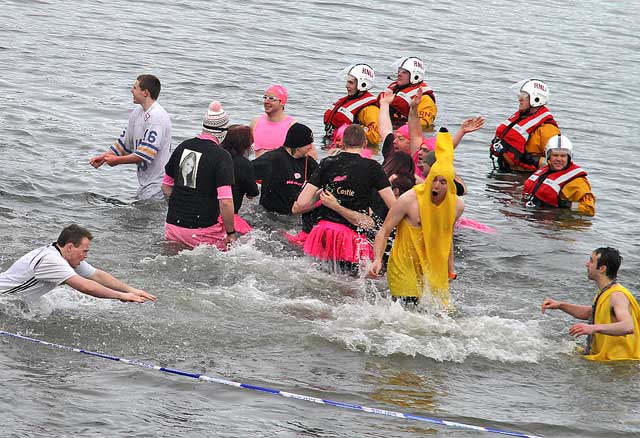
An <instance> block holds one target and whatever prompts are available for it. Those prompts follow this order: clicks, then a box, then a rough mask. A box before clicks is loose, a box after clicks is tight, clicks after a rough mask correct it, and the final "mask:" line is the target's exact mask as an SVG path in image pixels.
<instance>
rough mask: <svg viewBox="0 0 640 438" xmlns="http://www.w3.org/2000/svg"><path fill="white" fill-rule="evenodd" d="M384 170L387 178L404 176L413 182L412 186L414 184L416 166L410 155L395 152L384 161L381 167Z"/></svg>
mask: <svg viewBox="0 0 640 438" xmlns="http://www.w3.org/2000/svg"><path fill="white" fill-rule="evenodd" d="M382 167H383V168H384V173H386V174H387V177H390V176H391V175H394V174H395V175H398V176H400V175H406V176H408V177H409V178H410V179H412V180H413V184H415V183H416V176H415V175H416V165H415V164H414V162H413V158H411V155H409V154H407V153H406V152H402V151H395V152H393V153H392V154H391V155H389V158H387V159H386V160H385V161H384V164H383V165H382Z"/></svg>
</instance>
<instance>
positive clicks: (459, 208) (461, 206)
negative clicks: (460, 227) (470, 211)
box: [456, 196, 464, 218]
mask: <svg viewBox="0 0 640 438" xmlns="http://www.w3.org/2000/svg"><path fill="white" fill-rule="evenodd" d="M463 212H464V199H462V197H461V196H458V198H457V199H456V218H459V217H460V216H462V213H463Z"/></svg>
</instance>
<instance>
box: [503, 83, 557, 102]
mask: <svg viewBox="0 0 640 438" xmlns="http://www.w3.org/2000/svg"><path fill="white" fill-rule="evenodd" d="M511 88H514V89H515V90H516V91H517V92H518V93H527V94H528V95H529V105H531V106H532V107H533V108H535V107H538V106H542V105H545V104H546V103H547V100H549V88H548V87H547V84H545V83H544V82H542V81H541V80H540V79H524V80H522V81H520V82H517V83H516V84H514V85H513V86H512V87H511Z"/></svg>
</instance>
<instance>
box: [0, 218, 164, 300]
mask: <svg viewBox="0 0 640 438" xmlns="http://www.w3.org/2000/svg"><path fill="white" fill-rule="evenodd" d="M92 238H93V236H92V235H91V233H90V232H89V231H88V230H87V229H85V228H82V227H80V226H78V225H75V224H73V225H69V226H68V227H66V228H65V229H64V230H62V232H61V233H60V236H59V237H58V240H57V241H56V242H54V243H52V244H50V245H46V246H43V247H40V248H38V249H34V250H33V251H31V252H29V253H27V254H25V255H23V256H22V257H20V258H19V259H18V261H16V262H15V263H14V264H13V265H11V267H10V268H9V269H7V270H6V271H5V272H3V273H1V274H0V296H2V295H6V296H19V297H20V298H21V299H22V300H23V301H26V302H30V301H33V300H35V299H37V298H39V297H41V296H42V295H44V294H46V293H47V292H50V291H51V290H53V289H55V288H56V287H57V286H59V285H61V284H62V283H65V284H67V285H69V286H71V287H72V288H74V289H75V290H77V291H79V292H82V293H84V294H87V295H91V296H94V297H96V298H112V299H117V300H120V301H132V302H135V303H143V302H145V301H148V300H151V301H155V299H156V297H155V296H153V295H151V294H149V293H147V292H145V291H143V290H140V289H136V288H134V287H131V286H129V285H128V284H126V283H124V282H122V281H120V280H118V279H117V278H115V277H114V276H113V275H111V274H109V273H107V272H104V271H102V270H100V269H96V268H94V267H93V266H91V265H90V264H89V263H87V262H85V261H84V259H86V258H87V254H88V253H89V245H90V244H91V239H92Z"/></svg>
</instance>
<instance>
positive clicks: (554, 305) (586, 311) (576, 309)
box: [541, 298, 591, 320]
mask: <svg viewBox="0 0 640 438" xmlns="http://www.w3.org/2000/svg"><path fill="white" fill-rule="evenodd" d="M553 309H559V310H562V311H563V312H564V313H568V314H569V315H571V316H573V317H574V318H578V319H583V320H588V319H589V317H591V306H583V305H581V304H571V303H565V302H564V301H556V300H553V299H551V298H545V299H544V302H543V303H542V309H541V310H542V313H543V314H544V312H545V311H547V310H553Z"/></svg>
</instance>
